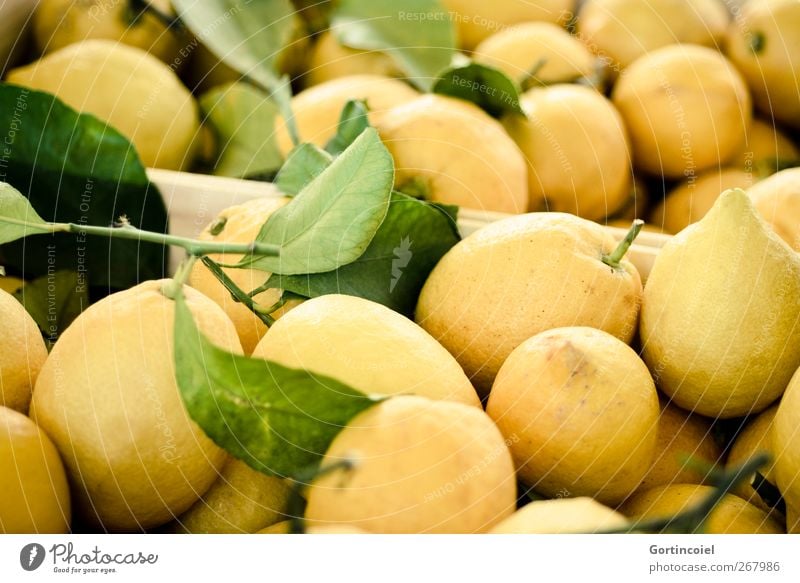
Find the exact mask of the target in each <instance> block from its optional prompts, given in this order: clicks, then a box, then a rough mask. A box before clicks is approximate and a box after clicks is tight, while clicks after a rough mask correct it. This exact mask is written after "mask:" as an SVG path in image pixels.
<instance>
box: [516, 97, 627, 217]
mask: <svg viewBox="0 0 800 583" xmlns="http://www.w3.org/2000/svg"><path fill="white" fill-rule="evenodd" d="M520 105H521V106H522V109H523V110H524V111H525V113H526V115H527V118H526V117H522V116H519V115H514V114H509V115H507V116H506V117H505V118H504V119H503V125H505V127H506V130H507V131H508V133H509V135H510V136H511V137H512V138H513V139H514V141H515V142H517V145H518V146H519V147H520V149H521V150H522V153H523V154H524V155H525V157H526V158H527V160H528V164H529V168H528V191H529V195H530V208H531V210H551V211H557V212H568V213H572V214H577V215H578V216H581V217H583V218H586V219H590V220H597V219H601V218H603V217H605V216H607V215H609V214H611V213H612V212H613V211H615V210H616V209H617V208H619V207H620V206H621V205H622V204H623V203H624V202H625V201H626V200H627V198H628V196H629V194H630V187H631V161H630V152H629V148H628V138H627V136H626V132H625V126H624V124H623V123H622V118H621V117H620V115H619V113H618V112H617V110H616V109H615V108H614V106H613V105H611V102H610V101H608V99H606V98H605V97H603V96H602V95H601V94H600V93H598V92H597V91H595V90H594V89H590V88H588V87H581V86H578V85H552V86H550V87H544V88H534V89H531V90H529V91H527V92H526V93H524V94H523V95H522V98H521V100H520Z"/></svg>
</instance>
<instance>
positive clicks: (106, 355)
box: [31, 281, 241, 531]
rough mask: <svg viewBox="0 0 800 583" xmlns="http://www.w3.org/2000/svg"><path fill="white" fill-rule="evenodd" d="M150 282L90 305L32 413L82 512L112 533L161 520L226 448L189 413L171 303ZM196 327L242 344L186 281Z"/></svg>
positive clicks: (195, 492) (228, 345) (62, 343)
mask: <svg viewBox="0 0 800 583" xmlns="http://www.w3.org/2000/svg"><path fill="white" fill-rule="evenodd" d="M164 284H165V281H148V282H145V283H142V284H140V285H137V286H136V287H133V288H131V289H128V290H126V291H123V292H118V293H115V294H113V295H110V296H108V297H106V298H104V299H102V300H100V301H99V302H97V303H95V304H93V305H92V306H90V307H89V308H88V309H87V310H85V311H84V312H83V313H82V314H81V315H80V316H79V317H78V318H77V319H76V320H75V321H74V322H73V323H72V324H71V325H70V326H69V328H67V330H66V331H65V332H64V333H63V334H62V335H61V337H60V338H59V340H58V342H57V343H56V344H55V347H54V348H53V351H52V352H51V353H50V356H49V357H48V359H47V362H46V363H45V366H44V368H42V372H41V373H40V375H39V379H38V380H37V382H36V387H35V389H34V392H33V401H32V403H31V416H32V417H33V419H34V420H35V421H36V422H37V423H39V425H40V426H41V427H42V429H44V430H45V431H46V432H47V434H48V435H49V436H50V437H51V438H52V439H53V442H54V443H55V445H56V447H57V448H58V450H59V452H60V453H61V455H62V457H63V458H64V462H65V465H66V467H67V472H68V474H69V476H70V478H71V480H72V481H73V483H74V494H75V496H76V504H77V506H76V510H77V511H79V512H80V513H81V514H82V515H84V516H85V517H86V518H87V519H88V520H90V521H91V522H97V523H99V524H100V525H101V526H102V527H103V528H105V529H107V530H110V531H132V530H140V529H146V528H152V527H156V526H158V525H161V524H164V523H165V522H167V521H168V520H170V519H172V518H173V517H174V516H176V515H178V514H180V513H181V512H183V511H185V510H186V509H187V508H189V507H190V506H191V505H192V504H193V503H194V502H195V501H196V500H197V499H198V498H199V497H200V496H201V495H202V494H203V493H204V492H205V491H206V490H207V489H208V488H209V486H211V484H212V483H213V482H214V480H215V479H216V478H217V474H218V470H219V469H220V468H221V467H222V465H223V463H224V462H225V461H226V459H227V456H226V454H225V452H224V451H223V450H221V449H219V448H218V447H217V446H216V445H214V444H213V443H212V442H211V440H210V439H208V438H207V437H206V436H205V434H203V432H202V431H201V430H200V428H199V427H197V426H196V425H195V424H194V422H193V421H191V420H190V419H189V416H188V414H187V412H186V409H185V408H184V406H183V402H182V401H181V397H180V393H179V391H178V387H177V385H176V382H175V366H174V363H173V358H172V353H173V342H174V339H173V325H174V322H173V321H174V312H175V304H174V302H173V301H171V300H169V299H167V298H166V297H165V296H164V295H163V294H162V293H161V288H162V286H163V285H164ZM185 295H186V303H187V305H188V307H189V309H190V310H191V312H192V314H193V315H194V318H195V321H196V323H197V326H198V327H199V329H200V330H201V332H203V334H205V335H206V336H207V337H208V338H209V340H210V341H211V342H212V343H214V344H215V345H217V346H219V347H220V348H222V349H223V350H228V351H230V352H236V353H238V352H241V347H240V345H239V339H238V338H237V336H236V330H235V328H234V326H233V324H232V323H231V321H230V320H229V319H228V318H227V316H225V313H224V312H223V311H222V308H220V307H219V306H217V304H215V303H214V302H212V301H211V300H210V299H208V298H206V297H205V296H203V295H201V294H200V293H199V292H197V291H195V290H193V289H191V288H188V287H187V288H185Z"/></svg>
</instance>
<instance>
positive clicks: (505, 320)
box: [416, 213, 642, 395]
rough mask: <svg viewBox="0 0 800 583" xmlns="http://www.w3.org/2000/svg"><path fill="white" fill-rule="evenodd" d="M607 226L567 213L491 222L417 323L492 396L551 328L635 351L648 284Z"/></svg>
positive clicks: (453, 260)
mask: <svg viewBox="0 0 800 583" xmlns="http://www.w3.org/2000/svg"><path fill="white" fill-rule="evenodd" d="M615 247H616V242H615V241H614V238H613V237H612V236H611V235H610V234H609V233H608V232H607V231H606V230H605V229H604V228H603V227H601V226H600V225H598V224H596V223H592V222H590V221H586V220H584V219H580V218H578V217H575V216H573V215H567V214H562V213H530V214H526V215H520V216H517V217H511V218H507V219H503V220H500V221H497V222H494V223H492V224H490V225H487V226H485V227H483V228H482V229H480V230H479V231H477V232H475V233H473V234H472V235H470V236H469V237H467V238H465V239H464V240H463V241H461V242H459V243H458V244H456V245H455V246H454V247H453V248H452V249H450V251H448V252H447V253H446V254H445V255H444V257H442V259H441V260H440V261H439V263H438V264H437V265H436V267H435V268H434V269H433V271H432V272H431V274H430V276H429V277H428V280H427V281H426V282H425V285H424V286H423V288H422V292H421V294H420V297H419V301H418V303H417V311H416V320H417V322H419V323H420V325H421V326H422V327H423V328H425V329H426V330H427V331H428V332H429V333H430V334H431V335H432V336H433V337H434V338H436V339H437V340H438V341H439V342H441V343H442V345H444V347H445V348H447V349H448V350H449V351H450V353H451V354H452V355H453V356H455V357H456V359H457V360H458V362H459V363H460V364H461V366H462V367H463V368H464V371H465V372H466V373H467V376H469V377H470V379H472V382H473V384H474V385H475V387H476V388H477V389H478V392H479V393H481V394H483V395H485V394H488V392H489V389H490V388H491V386H492V382H493V381H494V377H495V375H496V374H497V371H498V370H500V366H501V365H502V364H503V361H505V359H506V357H508V355H509V354H511V351H513V350H514V349H515V348H516V347H517V346H519V345H520V344H522V343H523V342H524V341H525V340H527V339H528V338H530V337H531V336H533V335H534V334H537V333H539V332H542V331H544V330H548V329H550V328H557V327H561V326H592V327H595V328H600V329H602V330H605V331H607V332H609V333H611V334H613V335H614V336H617V337H618V338H620V339H622V340H624V341H626V342H627V341H629V340H630V339H631V338H632V337H633V334H634V332H635V330H636V320H637V317H638V312H639V302H640V298H641V291H642V284H641V278H640V276H639V273H638V272H637V271H636V268H635V267H634V266H633V265H632V264H631V263H630V262H629V261H627V260H624V259H623V260H622V262H621V263H620V266H619V268H617V269H611V268H610V267H609V266H608V265H606V264H605V263H603V261H602V260H601V258H602V256H603V255H604V254H608V253H611V252H612V251H613V250H614V248H615Z"/></svg>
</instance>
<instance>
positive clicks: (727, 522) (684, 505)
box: [620, 484, 786, 534]
mask: <svg viewBox="0 0 800 583" xmlns="http://www.w3.org/2000/svg"><path fill="white" fill-rule="evenodd" d="M712 491H713V488H712V487H711V486H699V485H696V484H673V485H669V486H659V487H657V488H651V489H650V490H646V491H643V492H639V493H636V494H634V495H633V497H631V498H630V499H629V500H627V501H626V502H625V504H623V505H622V507H621V508H620V511H621V512H622V513H623V514H624V515H625V516H628V517H630V518H638V519H650V518H667V517H670V516H675V515H676V514H679V513H681V512H684V511H687V510H689V509H691V508H695V507H696V506H697V505H698V504H700V503H701V502H702V501H703V500H704V499H706V498H707V497H708V495H709V494H710V493H711V492H712ZM697 532H704V533H707V534H781V533H783V532H786V531H785V530H784V529H783V527H782V526H781V525H780V524H779V523H778V522H777V521H776V520H775V519H774V518H772V517H770V516H769V515H767V514H766V513H765V512H764V511H763V510H761V509H760V508H756V507H755V506H753V505H752V504H749V503H748V502H745V501H744V500H742V499H741V498H739V497H738V496H735V495H733V494H726V495H725V496H724V497H723V498H722V500H721V501H720V502H719V504H717V506H716V508H714V510H712V511H711V513H710V514H709V515H708V518H707V520H706V522H705V525H704V527H703V529H702V530H698V531H697Z"/></svg>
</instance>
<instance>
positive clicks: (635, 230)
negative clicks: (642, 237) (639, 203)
mask: <svg viewBox="0 0 800 583" xmlns="http://www.w3.org/2000/svg"><path fill="white" fill-rule="evenodd" d="M643 225H644V221H643V220H641V219H636V220H635V221H633V224H632V225H631V228H630V229H629V230H628V233H627V234H626V235H625V238H624V239H623V240H622V241H620V242H619V245H617V248H616V249H614V251H612V252H611V253H610V254H609V255H603V263H605V264H606V265H608V266H609V267H611V268H613V269H619V265H620V261H622V258H623V257H625V254H626V253H627V252H628V249H630V246H631V245H632V244H633V241H634V239H636V237H637V236H638V235H639V231H641V230H642V226H643Z"/></svg>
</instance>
